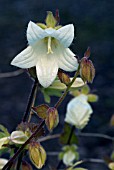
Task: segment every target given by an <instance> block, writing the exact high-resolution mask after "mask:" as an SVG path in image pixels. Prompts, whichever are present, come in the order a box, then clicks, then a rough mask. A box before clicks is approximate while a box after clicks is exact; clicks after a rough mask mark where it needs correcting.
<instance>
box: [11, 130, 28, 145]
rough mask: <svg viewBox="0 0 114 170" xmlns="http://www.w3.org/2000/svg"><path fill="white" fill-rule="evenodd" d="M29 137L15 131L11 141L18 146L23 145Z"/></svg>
mask: <svg viewBox="0 0 114 170" xmlns="http://www.w3.org/2000/svg"><path fill="white" fill-rule="evenodd" d="M27 139H28V137H27V135H26V134H25V133H24V132H23V131H19V130H17V131H13V132H12V133H11V136H10V140H11V141H12V142H13V143H16V144H23V143H25V142H26V141H27Z"/></svg>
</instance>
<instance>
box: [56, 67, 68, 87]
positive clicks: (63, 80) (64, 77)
mask: <svg viewBox="0 0 114 170" xmlns="http://www.w3.org/2000/svg"><path fill="white" fill-rule="evenodd" d="M58 77H59V80H60V81H61V83H64V84H65V85H68V84H69V83H70V77H69V76H68V75H67V74H65V73H64V72H63V71H62V70H59V71H58Z"/></svg>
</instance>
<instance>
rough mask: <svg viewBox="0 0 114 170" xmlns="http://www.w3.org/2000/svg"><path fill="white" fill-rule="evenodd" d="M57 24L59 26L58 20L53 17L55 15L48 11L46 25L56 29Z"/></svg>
mask: <svg viewBox="0 0 114 170" xmlns="http://www.w3.org/2000/svg"><path fill="white" fill-rule="evenodd" d="M56 24H57V20H56V19H55V17H54V16H53V13H52V12H51V11H48V12H47V17H46V25H47V27H52V28H54V27H55V25H56Z"/></svg>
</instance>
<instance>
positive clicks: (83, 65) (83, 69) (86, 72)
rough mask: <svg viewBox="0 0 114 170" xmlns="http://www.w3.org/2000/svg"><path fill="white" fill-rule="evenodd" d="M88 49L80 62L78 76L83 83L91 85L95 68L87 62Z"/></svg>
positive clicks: (89, 61) (90, 62)
mask: <svg viewBox="0 0 114 170" xmlns="http://www.w3.org/2000/svg"><path fill="white" fill-rule="evenodd" d="M89 56H90V48H88V49H87V51H86V52H85V54H84V57H83V58H82V59H81V62H80V76H81V78H82V79H83V81H84V82H86V81H87V82H89V83H92V82H93V79H94V77H95V68H94V65H93V63H92V61H91V60H89V59H88V58H89Z"/></svg>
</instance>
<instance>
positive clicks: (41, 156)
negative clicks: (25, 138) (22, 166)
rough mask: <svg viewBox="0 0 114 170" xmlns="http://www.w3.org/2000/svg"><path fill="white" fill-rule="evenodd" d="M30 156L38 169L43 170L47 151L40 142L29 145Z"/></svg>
mask: <svg viewBox="0 0 114 170" xmlns="http://www.w3.org/2000/svg"><path fill="white" fill-rule="evenodd" d="M29 156H30V160H31V161H32V163H33V164H34V166H35V167H36V168H38V169H41V168H42V166H43V165H44V164H45V161H46V151H45V150H44V148H43V147H42V146H41V145H40V144H39V143H38V142H34V141H32V142H31V143H30V144H29Z"/></svg>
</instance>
